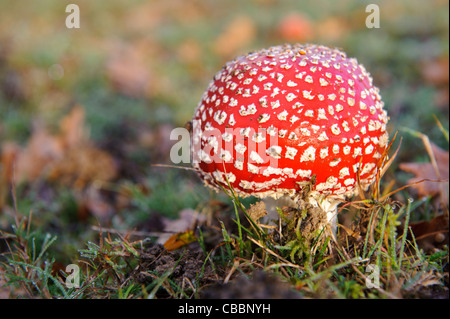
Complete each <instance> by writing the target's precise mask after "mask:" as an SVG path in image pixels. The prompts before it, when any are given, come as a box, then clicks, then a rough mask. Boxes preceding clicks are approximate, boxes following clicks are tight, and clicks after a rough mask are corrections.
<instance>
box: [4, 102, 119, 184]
mask: <svg viewBox="0 0 450 319" xmlns="http://www.w3.org/2000/svg"><path fill="white" fill-rule="evenodd" d="M0 161H1V164H2V171H1V172H0V189H5V188H8V185H10V184H11V183H12V182H13V179H14V182H16V183H21V182H33V181H35V180H37V179H38V178H50V179H52V180H57V181H59V182H62V183H65V184H69V185H70V186H74V187H76V188H83V187H85V186H87V185H88V184H90V183H93V182H94V181H102V182H107V181H110V180H112V179H114V178H115V177H116V175H117V167H116V164H115V162H114V159H113V158H112V157H111V156H110V155H109V154H108V153H106V152H104V151H102V150H100V149H97V148H96V147H95V146H94V145H92V144H91V143H90V141H89V139H88V138H87V136H86V134H85V127H84V109H83V108H82V107H81V106H76V107H74V108H73V109H72V111H71V112H70V113H69V114H68V115H67V116H65V117H64V118H63V119H62V120H61V121H60V132H58V133H57V134H51V133H49V132H48V131H47V129H46V128H45V127H44V126H43V125H37V126H36V127H35V129H34V131H33V133H32V135H31V137H30V139H29V141H28V143H27V144H26V145H25V147H21V146H19V145H17V144H14V143H5V144H4V145H3V146H2V149H1V156H0ZM2 192H3V193H4V191H2Z"/></svg>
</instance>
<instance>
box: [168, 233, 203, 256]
mask: <svg viewBox="0 0 450 319" xmlns="http://www.w3.org/2000/svg"><path fill="white" fill-rule="evenodd" d="M195 241H197V237H196V236H195V235H194V231H192V230H188V231H185V232H182V233H176V234H173V235H172V236H170V237H169V239H168V240H167V241H166V242H165V243H164V248H165V249H167V250H168V251H172V250H175V249H178V248H180V247H183V246H186V245H189V244H190V243H193V242H195Z"/></svg>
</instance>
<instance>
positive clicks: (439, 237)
mask: <svg viewBox="0 0 450 319" xmlns="http://www.w3.org/2000/svg"><path fill="white" fill-rule="evenodd" d="M409 227H410V228H411V231H412V233H413V234H414V238H415V240H416V242H417V245H418V246H419V248H421V249H423V250H424V251H432V250H434V249H436V248H438V249H442V248H444V246H445V245H448V228H449V224H448V216H445V215H440V216H437V217H435V218H433V219H431V220H430V221H420V222H416V223H411V224H410V225H409ZM399 232H403V230H402V229H400V230H399ZM408 236H409V237H410V234H409V233H408ZM410 239H411V238H410Z"/></svg>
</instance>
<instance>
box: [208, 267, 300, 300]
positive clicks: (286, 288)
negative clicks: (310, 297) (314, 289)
mask: <svg viewBox="0 0 450 319" xmlns="http://www.w3.org/2000/svg"><path fill="white" fill-rule="evenodd" d="M200 298H203V299H300V298H302V297H301V295H300V294H299V293H297V292H296V291H294V290H293V289H292V288H291V286H290V285H289V284H288V283H287V282H284V281H282V280H281V279H280V278H279V277H277V276H275V275H273V274H269V273H267V272H264V271H260V270H259V271H254V272H253V274H252V275H251V276H250V278H249V277H247V276H244V275H240V276H238V277H236V278H235V279H234V280H233V281H231V282H230V283H227V284H224V283H219V284H215V285H211V286H209V287H206V288H205V289H203V290H202V291H201V292H200Z"/></svg>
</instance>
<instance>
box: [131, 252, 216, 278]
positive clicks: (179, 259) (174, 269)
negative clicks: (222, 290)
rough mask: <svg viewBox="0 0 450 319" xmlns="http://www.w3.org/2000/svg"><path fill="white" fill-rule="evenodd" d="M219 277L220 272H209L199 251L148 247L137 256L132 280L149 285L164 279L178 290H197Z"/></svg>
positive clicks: (207, 263)
mask: <svg viewBox="0 0 450 319" xmlns="http://www.w3.org/2000/svg"><path fill="white" fill-rule="evenodd" d="M220 274H221V271H220V270H218V269H213V267H212V266H211V264H210V263H209V262H208V261H207V260H206V257H205V255H204V254H203V252H202V251H201V250H191V249H177V250H174V251H167V250H166V249H165V248H164V246H162V245H159V244H151V246H149V247H147V248H146V249H145V250H144V251H142V252H141V253H140V260H139V265H138V266H137V268H136V269H135V271H134V273H133V275H132V276H133V277H134V279H135V280H136V281H137V282H139V283H141V284H150V283H152V282H154V280H158V279H159V278H162V277H164V276H167V279H168V280H170V281H171V282H172V283H173V284H174V285H176V286H178V287H186V286H187V284H189V285H190V284H192V285H193V286H194V287H201V286H203V285H205V284H208V283H215V282H216V281H217V279H218V278H219V275H220ZM188 282H189V283H188Z"/></svg>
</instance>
